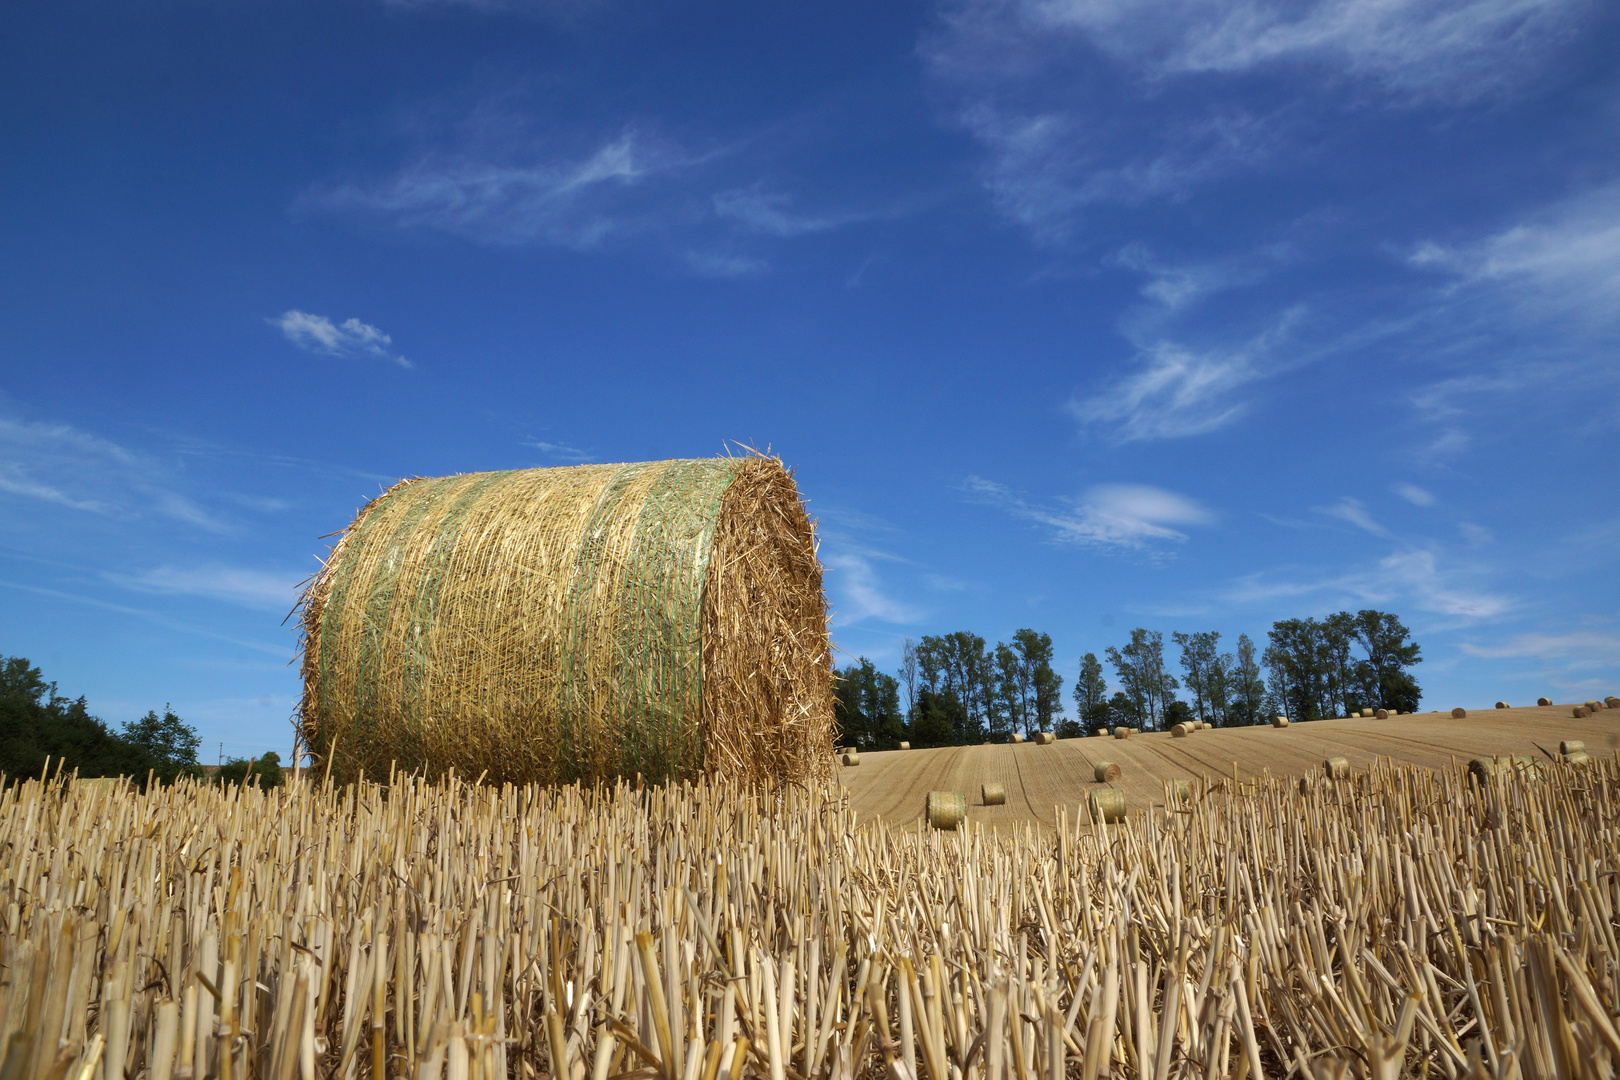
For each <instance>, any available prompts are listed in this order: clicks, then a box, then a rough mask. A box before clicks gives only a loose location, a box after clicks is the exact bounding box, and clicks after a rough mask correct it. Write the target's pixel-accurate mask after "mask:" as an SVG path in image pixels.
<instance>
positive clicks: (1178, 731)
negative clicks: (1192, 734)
mask: <svg viewBox="0 0 1620 1080" xmlns="http://www.w3.org/2000/svg"><path fill="white" fill-rule="evenodd" d="M1187 731H1188V727H1187V725H1186V724H1177V725H1176V726H1175V727H1173V728H1171V729H1170V737H1171V738H1172V739H1185V738H1186V737H1187Z"/></svg>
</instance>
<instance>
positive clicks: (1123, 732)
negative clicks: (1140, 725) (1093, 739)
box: [1114, 724, 1135, 739]
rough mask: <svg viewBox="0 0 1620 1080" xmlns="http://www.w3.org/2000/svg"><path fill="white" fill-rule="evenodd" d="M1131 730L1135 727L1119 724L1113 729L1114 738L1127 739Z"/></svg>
mask: <svg viewBox="0 0 1620 1080" xmlns="http://www.w3.org/2000/svg"><path fill="white" fill-rule="evenodd" d="M1133 730H1135V729H1133V728H1128V727H1126V726H1125V725H1124V724H1121V725H1119V726H1118V727H1116V728H1115V729H1114V738H1116V739H1128V738H1130V737H1131V732H1132V731H1133Z"/></svg>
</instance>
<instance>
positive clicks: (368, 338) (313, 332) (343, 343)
mask: <svg viewBox="0 0 1620 1080" xmlns="http://www.w3.org/2000/svg"><path fill="white" fill-rule="evenodd" d="M266 321H267V322H269V323H270V325H271V326H274V327H276V328H277V329H279V330H280V331H281V332H282V334H283V335H285V337H286V338H287V340H288V341H290V342H292V343H293V344H294V345H296V346H298V347H299V348H300V349H303V350H304V351H305V352H313V353H320V354H322V355H323V356H341V357H354V356H370V357H374V358H376V359H379V360H388V361H390V362H392V363H395V364H398V365H399V366H400V367H402V368H410V367H412V366H414V365H412V364H411V362H410V361H409V360H407V359H405V358H404V357H403V356H400V355H399V354H398V353H396V352H394V351H393V345H394V339H393V338H391V337H389V336H388V335H387V334H385V333H383V332H382V331H381V330H379V329H377V328H376V327H375V326H372V325H371V324H370V323H364V322H361V321H360V320H359V319H354V318H349V319H344V320H343V321H342V322H340V323H335V322H333V321H332V320H331V319H329V318H327V317H326V316H325V315H311V314H310V313H309V312H307V311H299V310H297V309H296V308H294V309H291V310H288V311H284V312H282V313H281V315H280V316H278V317H277V318H274V319H268V320H266Z"/></svg>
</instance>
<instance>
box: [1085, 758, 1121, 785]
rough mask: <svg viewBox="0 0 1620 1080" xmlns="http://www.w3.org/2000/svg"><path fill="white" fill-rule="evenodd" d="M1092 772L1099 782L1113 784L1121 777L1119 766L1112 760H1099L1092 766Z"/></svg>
mask: <svg viewBox="0 0 1620 1080" xmlns="http://www.w3.org/2000/svg"><path fill="white" fill-rule="evenodd" d="M1091 774H1092V775H1093V776H1094V777H1096V778H1097V783H1099V784H1112V783H1113V782H1114V781H1115V780H1118V779H1119V766H1118V765H1115V764H1114V763H1113V762H1112V761H1099V762H1097V764H1096V765H1095V766H1093V767H1092V770H1091Z"/></svg>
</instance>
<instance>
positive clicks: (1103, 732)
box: [1092, 727, 1108, 739]
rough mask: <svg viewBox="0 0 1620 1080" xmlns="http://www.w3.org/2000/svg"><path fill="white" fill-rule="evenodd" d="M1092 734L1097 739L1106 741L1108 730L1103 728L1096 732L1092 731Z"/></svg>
mask: <svg viewBox="0 0 1620 1080" xmlns="http://www.w3.org/2000/svg"><path fill="white" fill-rule="evenodd" d="M1092 734H1093V735H1095V736H1097V738H1099V739H1106V738H1108V729H1107V728H1105V727H1100V728H1098V729H1097V730H1096V731H1093V732H1092Z"/></svg>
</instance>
